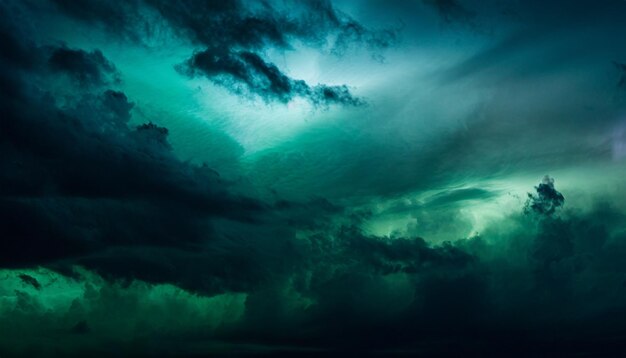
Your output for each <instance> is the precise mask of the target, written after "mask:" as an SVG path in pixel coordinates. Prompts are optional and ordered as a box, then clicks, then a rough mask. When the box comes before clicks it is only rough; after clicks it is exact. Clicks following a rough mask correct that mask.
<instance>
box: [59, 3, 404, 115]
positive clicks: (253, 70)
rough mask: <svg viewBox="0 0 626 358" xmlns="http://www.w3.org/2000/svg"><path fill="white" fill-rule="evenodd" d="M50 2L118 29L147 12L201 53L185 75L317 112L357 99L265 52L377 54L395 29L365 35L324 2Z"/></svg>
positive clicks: (187, 64)
mask: <svg viewBox="0 0 626 358" xmlns="http://www.w3.org/2000/svg"><path fill="white" fill-rule="evenodd" d="M56 2H57V3H58V5H59V7H60V9H61V10H62V11H64V12H65V13H67V14H68V15H70V16H72V17H75V18H78V19H80V20H83V21H88V22H98V23H103V24H106V25H107V26H109V27H111V28H118V29H129V28H132V24H133V21H134V22H138V20H134V19H133V17H135V18H142V15H141V11H139V10H137V7H138V6H145V7H147V8H150V9H153V10H155V11H156V12H157V13H158V14H160V15H161V17H162V19H163V20H164V21H166V22H167V23H168V24H169V25H170V26H171V27H172V29H173V30H174V31H175V32H176V33H178V34H180V35H181V36H185V37H187V38H189V39H191V40H192V41H193V42H194V43H196V44H197V45H200V46H203V47H205V48H204V49H203V50H201V51H197V52H195V53H194V54H193V56H192V57H191V58H190V59H189V60H187V61H186V62H185V64H184V65H183V67H184V69H183V72H184V73H186V74H189V75H204V76H206V77H207V78H209V79H210V80H212V81H214V82H216V83H217V84H220V85H223V86H226V87H227V88H229V89H231V90H233V91H235V92H236V93H240V92H241V90H242V89H246V90H247V91H248V92H249V93H250V94H253V95H256V96H260V97H261V98H263V99H265V100H266V101H278V102H283V103H285V102H288V101H290V100H292V99H293V98H295V97H304V98H306V99H308V100H309V101H311V102H312V103H314V104H321V105H324V106H327V105H330V104H340V105H349V106H355V105H361V104H363V103H364V101H363V100H361V99H359V98H357V97H355V96H353V95H352V94H351V93H350V90H349V89H348V87H347V86H345V85H341V86H329V85H325V84H318V85H315V86H311V85H309V84H307V83H306V82H304V81H303V80H296V79H292V78H289V77H288V76H287V75H285V74H284V72H283V71H281V70H280V69H279V68H278V67H277V66H276V65H274V64H273V63H270V62H268V61H267V60H266V59H264V58H263V52H264V50H265V49H269V48H277V49H280V50H288V49H291V48H292V46H293V45H294V44H296V43H298V42H304V43H305V44H307V45H310V46H314V47H325V46H327V45H328V42H329V39H332V42H333V44H332V48H333V50H332V51H333V52H335V53H341V52H343V51H345V49H346V48H347V47H348V46H349V45H350V44H353V43H356V44H365V45H366V46H367V47H368V48H370V49H371V50H372V51H376V52H378V51H379V50H380V49H384V48H387V47H390V46H391V45H392V44H393V43H394V41H395V32H394V31H391V30H385V31H378V32H376V31H371V30H369V29H367V28H366V27H364V26H363V25H361V24H359V23H358V22H356V21H355V20H353V19H352V18H350V17H349V16H347V15H345V14H343V13H341V12H338V11H337V10H335V9H334V7H333V6H332V4H331V3H330V2H328V1H317V0H314V1H306V2H304V3H301V4H300V3H298V4H289V7H288V8H282V7H278V6H274V5H272V4H271V3H268V2H263V3H258V4H248V3H245V2H240V1H232V2H227V3H224V4H218V3H216V2H212V1H209V2H193V1H192V2H186V1H182V2H170V1H159V0H146V1H145V2H131V3H129V4H122V5H120V6H113V5H110V4H107V3H106V2H101V1H99V0H93V1H91V0H90V1H86V2H83V3H81V4H74V3H72V2H66V1H61V0H59V1H56ZM296 5H298V6H296ZM144 27H145V26H144ZM140 30H141V29H140ZM126 31H128V30H126ZM131 33H132V31H131ZM377 56H379V54H377Z"/></svg>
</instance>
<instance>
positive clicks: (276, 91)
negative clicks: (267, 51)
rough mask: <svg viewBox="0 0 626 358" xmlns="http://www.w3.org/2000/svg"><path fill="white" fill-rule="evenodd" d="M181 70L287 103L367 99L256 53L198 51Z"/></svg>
mask: <svg viewBox="0 0 626 358" xmlns="http://www.w3.org/2000/svg"><path fill="white" fill-rule="evenodd" d="M181 71H182V72H184V73H187V74H188V75H190V76H194V75H203V76H207V77H209V78H212V79H213V80H214V81H215V82H216V83H218V84H220V85H222V86H225V87H226V88H228V89H230V90H231V91H233V92H234V93H238V94H246V93H251V94H254V95H258V96H260V97H261V98H264V99H265V100H268V101H278V102H283V103H287V102H289V101H291V100H292V99H293V98H295V97H303V98H305V99H308V100H309V101H311V103H313V104H315V105H329V104H342V105H352V106H358V105H362V104H364V101H363V100H361V99H359V98H356V97H353V96H352V94H351V93H350V90H349V89H348V87H346V86H345V85H344V86H327V85H317V86H314V87H310V86H309V85H308V84H307V83H306V82H304V81H302V80H294V79H292V78H290V77H287V76H286V75H284V74H283V73H282V72H281V71H280V70H279V69H278V68H277V67H276V66H275V65H273V64H271V63H268V62H265V61H264V60H263V59H262V58H261V57H259V56H258V55H257V54H255V53H252V52H247V51H243V52H236V53H232V52H231V53H229V52H226V53H225V52H222V51H221V50H219V49H214V50H209V49H207V50H204V51H201V52H197V53H195V54H194V55H193V56H192V57H191V59H189V60H188V61H187V62H186V63H185V64H184V66H182V67H181Z"/></svg>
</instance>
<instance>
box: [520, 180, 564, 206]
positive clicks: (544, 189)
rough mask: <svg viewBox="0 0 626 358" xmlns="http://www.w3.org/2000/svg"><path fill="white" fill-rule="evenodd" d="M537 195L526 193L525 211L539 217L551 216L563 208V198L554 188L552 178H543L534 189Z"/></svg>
mask: <svg viewBox="0 0 626 358" xmlns="http://www.w3.org/2000/svg"><path fill="white" fill-rule="evenodd" d="M535 190H536V191H537V194H531V193H528V200H527V201H526V206H525V210H526V211H527V212H531V211H534V212H535V213H538V214H541V215H552V214H554V212H555V211H556V210H557V209H559V208H560V207H562V206H563V204H564V203H565V198H564V197H563V194H561V193H559V192H558V191H557V190H556V189H555V188H554V178H550V177H549V176H547V175H546V176H545V177H544V178H543V180H542V181H541V183H540V184H539V185H538V186H536V187H535Z"/></svg>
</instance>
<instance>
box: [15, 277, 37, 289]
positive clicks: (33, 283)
mask: <svg viewBox="0 0 626 358" xmlns="http://www.w3.org/2000/svg"><path fill="white" fill-rule="evenodd" d="M18 277H19V278H20V280H22V282H24V283H25V284H27V285H30V286H33V287H34V288H36V289H38V290H40V289H41V284H40V283H39V281H37V279H36V278H34V277H33V276H30V275H27V274H25V273H22V274H20V275H19V276H18Z"/></svg>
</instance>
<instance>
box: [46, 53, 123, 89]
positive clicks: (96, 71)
mask: <svg viewBox="0 0 626 358" xmlns="http://www.w3.org/2000/svg"><path fill="white" fill-rule="evenodd" d="M48 63H49V64H50V68H51V69H52V70H54V71H60V72H65V73H67V74H68V75H69V76H71V77H72V78H75V79H76V80H78V81H79V82H80V84H81V85H91V84H96V85H101V84H106V83H112V82H115V81H119V78H118V76H119V74H118V73H117V71H116V69H115V66H114V65H113V64H112V63H111V62H110V61H108V60H107V59H106V58H105V57H104V55H103V54H102V52H100V51H98V50H94V51H92V52H86V51H83V50H74V49H69V48H65V47H60V48H55V49H53V50H52V54H51V55H50V59H49V60H48Z"/></svg>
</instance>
